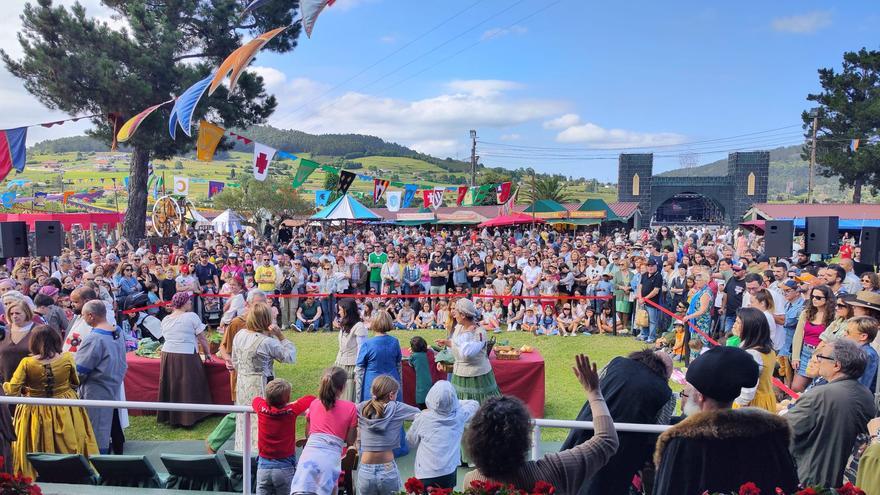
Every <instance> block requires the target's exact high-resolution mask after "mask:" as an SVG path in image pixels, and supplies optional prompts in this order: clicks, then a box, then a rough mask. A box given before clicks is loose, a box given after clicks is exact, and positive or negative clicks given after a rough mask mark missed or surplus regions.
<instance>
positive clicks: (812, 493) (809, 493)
mask: <svg viewBox="0 0 880 495" xmlns="http://www.w3.org/2000/svg"><path fill="white" fill-rule="evenodd" d="M794 495H819V492H817V491H816V489H815V488H813V487H811V486H808V487H806V488H804V489H803V490H800V491H797V492H794Z"/></svg>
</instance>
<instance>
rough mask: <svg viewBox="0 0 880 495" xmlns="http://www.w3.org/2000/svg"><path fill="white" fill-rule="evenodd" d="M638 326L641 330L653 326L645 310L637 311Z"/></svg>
mask: <svg viewBox="0 0 880 495" xmlns="http://www.w3.org/2000/svg"><path fill="white" fill-rule="evenodd" d="M636 326H637V327H639V328H648V327H649V326H651V320H650V318H648V311H647V310H646V309H645V308H639V309H638V310H636Z"/></svg>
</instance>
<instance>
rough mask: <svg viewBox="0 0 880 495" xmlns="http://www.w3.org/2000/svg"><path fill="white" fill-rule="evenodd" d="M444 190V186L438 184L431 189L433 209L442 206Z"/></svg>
mask: <svg viewBox="0 0 880 495" xmlns="http://www.w3.org/2000/svg"><path fill="white" fill-rule="evenodd" d="M445 191H446V188H445V187H442V186H439V187H435V188H434V189H433V190H432V191H431V208H434V209H435V210H436V209H437V208H440V207H441V206H443V193H444V192H445Z"/></svg>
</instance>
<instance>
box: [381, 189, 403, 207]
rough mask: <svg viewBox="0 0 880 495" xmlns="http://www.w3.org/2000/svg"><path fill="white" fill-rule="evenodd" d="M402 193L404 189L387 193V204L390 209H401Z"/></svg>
mask: <svg viewBox="0 0 880 495" xmlns="http://www.w3.org/2000/svg"><path fill="white" fill-rule="evenodd" d="M402 195H403V192H402V191H388V193H387V194H385V205H386V206H388V211H399V210H400V201H401V196H402Z"/></svg>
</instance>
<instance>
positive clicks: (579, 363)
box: [571, 354, 599, 393]
mask: <svg viewBox="0 0 880 495" xmlns="http://www.w3.org/2000/svg"><path fill="white" fill-rule="evenodd" d="M574 360H575V365H574V366H572V368H571V369H572V371H574V376H576V377H577V379H578V381H579V382H581V386H582V387H584V390H586V391H587V392H588V393H589V392H598V391H599V372H598V371H597V369H596V363H590V358H589V356H587V355H586V354H578V355H577V356H575V358H574Z"/></svg>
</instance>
